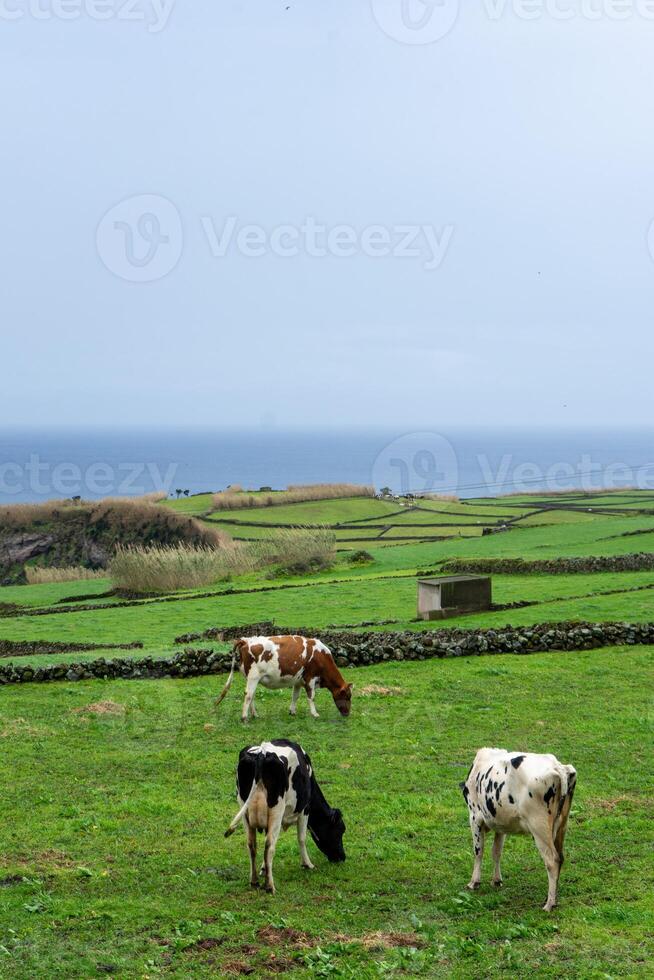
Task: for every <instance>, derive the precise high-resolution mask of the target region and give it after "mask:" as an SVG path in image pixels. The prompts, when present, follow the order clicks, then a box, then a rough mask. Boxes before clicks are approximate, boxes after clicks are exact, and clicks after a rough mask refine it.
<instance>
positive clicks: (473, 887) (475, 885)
mask: <svg viewBox="0 0 654 980" xmlns="http://www.w3.org/2000/svg"><path fill="white" fill-rule="evenodd" d="M466 888H467V889H468V891H471V892H476V891H478V889H479V882H478V881H469V882H468V884H467V885H466Z"/></svg>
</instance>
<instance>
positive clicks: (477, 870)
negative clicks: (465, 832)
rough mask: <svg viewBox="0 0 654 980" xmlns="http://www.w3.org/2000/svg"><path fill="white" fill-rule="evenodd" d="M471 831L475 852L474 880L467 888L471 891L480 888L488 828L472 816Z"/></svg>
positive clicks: (472, 879) (471, 880)
mask: <svg viewBox="0 0 654 980" xmlns="http://www.w3.org/2000/svg"><path fill="white" fill-rule="evenodd" d="M470 830H471V831H472V843H473V846H474V850H475V862H474V864H473V867H472V878H471V879H470V881H469V882H468V885H467V887H468V888H469V889H470V890H471V891H475V889H477V888H479V882H480V881H481V861H482V858H483V856H484V841H485V839H486V828H485V827H484V826H483V824H479V823H477V821H476V820H475V818H474V817H473V816H472V814H471V815H470Z"/></svg>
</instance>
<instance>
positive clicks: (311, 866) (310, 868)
mask: <svg viewBox="0 0 654 980" xmlns="http://www.w3.org/2000/svg"><path fill="white" fill-rule="evenodd" d="M302 867H303V868H304V870H305V871H315V870H316V866H315V864H303V865H302Z"/></svg>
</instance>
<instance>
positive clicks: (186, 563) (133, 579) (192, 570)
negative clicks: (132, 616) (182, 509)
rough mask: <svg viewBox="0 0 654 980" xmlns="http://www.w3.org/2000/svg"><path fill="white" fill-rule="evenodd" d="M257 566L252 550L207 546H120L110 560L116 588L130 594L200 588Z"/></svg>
mask: <svg viewBox="0 0 654 980" xmlns="http://www.w3.org/2000/svg"><path fill="white" fill-rule="evenodd" d="M253 567H254V560H253V557H252V555H251V554H250V553H249V550H248V549H247V548H246V547H245V546H244V545H240V544H238V543H236V542H234V543H233V544H232V545H230V547H222V548H211V547H209V546H207V545H190V544H177V545H154V546H153V547H150V548H145V547H143V546H139V545H137V546H134V547H124V546H122V545H119V546H118V547H117V548H116V551H115V553H114V555H113V557H112V559H111V561H110V563H109V574H110V576H111V580H112V582H113V585H114V587H115V588H117V589H120V590H121V591H123V592H130V593H152V592H178V591H180V590H184V589H197V588H201V587H202V586H206V585H212V584H213V583H214V582H219V581H222V580H224V579H226V578H229V576H230V575H232V574H242V573H244V572H247V571H250V570H251V569H252V568H253Z"/></svg>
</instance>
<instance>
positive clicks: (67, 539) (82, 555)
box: [0, 498, 220, 585]
mask: <svg viewBox="0 0 654 980" xmlns="http://www.w3.org/2000/svg"><path fill="white" fill-rule="evenodd" d="M219 540H220V532H219V530H218V529H216V528H210V527H209V526H208V525H206V524H200V523H199V522H198V521H196V520H195V519H193V518H192V517H189V516H185V515H183V514H181V513H178V512H176V511H174V510H171V509H169V508H166V507H162V506H159V505H158V504H156V503H154V502H152V501H148V500H143V499H136V500H130V499H127V498H125V499H107V500H101V501H97V502H89V501H79V502H77V503H75V502H72V501H70V500H68V501H66V500H61V501H52V502H50V503H48V504H33V505H30V504H23V505H18V506H15V507H12V506H9V507H0V583H1V584H5V585H6V584H8V583H10V582H21V581H24V580H25V565H41V566H46V567H47V566H50V567H62V566H77V565H82V566H86V567H89V568H103V567H105V566H106V564H107V562H108V560H109V558H110V556H111V554H112V553H113V551H114V549H115V547H116V545H117V544H122V545H129V544H142V545H148V544H161V545H169V544H176V543H178V542H187V543H192V544H207V545H212V544H217V543H218V542H219Z"/></svg>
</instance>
